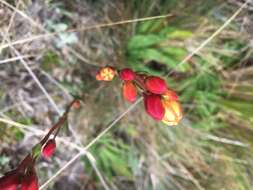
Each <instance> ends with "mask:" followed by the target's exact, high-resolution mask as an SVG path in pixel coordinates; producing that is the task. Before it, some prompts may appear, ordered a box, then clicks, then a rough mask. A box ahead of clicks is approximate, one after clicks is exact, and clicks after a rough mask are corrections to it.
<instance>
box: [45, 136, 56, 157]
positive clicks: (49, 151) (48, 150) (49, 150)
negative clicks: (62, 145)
mask: <svg viewBox="0 0 253 190" xmlns="http://www.w3.org/2000/svg"><path fill="white" fill-rule="evenodd" d="M55 148H56V143H55V140H54V139H50V140H49V141H48V142H47V143H46V144H45V146H44V147H43V149H42V154H43V156H44V157H45V158H49V157H51V156H52V155H53V153H54V151H55Z"/></svg>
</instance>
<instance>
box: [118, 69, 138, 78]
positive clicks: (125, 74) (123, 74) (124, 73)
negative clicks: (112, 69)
mask: <svg viewBox="0 0 253 190" xmlns="http://www.w3.org/2000/svg"><path fill="white" fill-rule="evenodd" d="M134 78H135V73H134V71H133V70H132V69H128V68H126V69H122V70H121V71H120V79H121V80H124V81H131V80H134Z"/></svg>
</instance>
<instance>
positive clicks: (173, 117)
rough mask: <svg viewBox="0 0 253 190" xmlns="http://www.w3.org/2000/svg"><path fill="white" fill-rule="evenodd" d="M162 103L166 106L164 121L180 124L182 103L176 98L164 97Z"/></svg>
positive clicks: (168, 123)
mask: <svg viewBox="0 0 253 190" xmlns="http://www.w3.org/2000/svg"><path fill="white" fill-rule="evenodd" d="M162 104H163V107H164V108H165V114H164V117H163V119H162V122H164V123H165V124H167V125H173V126H174V125H178V123H179V121H180V120H181V119H182V108H181V105H180V103H179V102H178V101H176V100H168V99H163V100H162Z"/></svg>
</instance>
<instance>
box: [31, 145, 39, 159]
mask: <svg viewBox="0 0 253 190" xmlns="http://www.w3.org/2000/svg"><path fill="white" fill-rule="evenodd" d="M40 154H41V144H37V145H35V146H34V147H33V149H32V156H33V157H34V158H37V157H38V156H39V155H40Z"/></svg>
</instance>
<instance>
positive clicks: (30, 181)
mask: <svg viewBox="0 0 253 190" xmlns="http://www.w3.org/2000/svg"><path fill="white" fill-rule="evenodd" d="M38 189H39V184H38V177H37V175H36V172H35V169H34V168H33V169H32V171H28V173H27V174H26V175H25V176H24V178H23V179H22V183H21V190H38Z"/></svg>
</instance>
